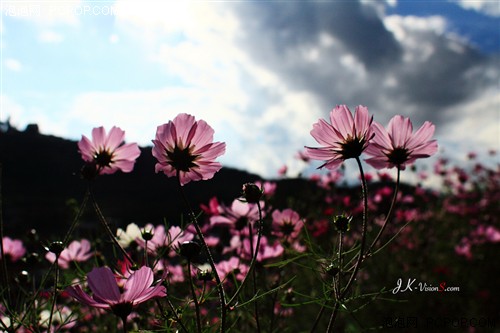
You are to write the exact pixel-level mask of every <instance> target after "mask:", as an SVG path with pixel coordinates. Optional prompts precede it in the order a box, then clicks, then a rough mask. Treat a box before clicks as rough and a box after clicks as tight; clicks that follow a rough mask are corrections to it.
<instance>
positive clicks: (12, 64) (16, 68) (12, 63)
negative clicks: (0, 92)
mask: <svg viewBox="0 0 500 333" xmlns="http://www.w3.org/2000/svg"><path fill="white" fill-rule="evenodd" d="M3 64H4V66H5V68H7V69H8V70H11V71H13V72H20V71H22V70H23V65H22V64H21V62H20V61H19V60H17V59H12V58H7V59H4V60H3Z"/></svg>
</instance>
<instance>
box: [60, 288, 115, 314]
mask: <svg viewBox="0 0 500 333" xmlns="http://www.w3.org/2000/svg"><path fill="white" fill-rule="evenodd" d="M65 291H66V292H67V293H68V295H69V296H71V297H73V298H74V299H76V300H77V301H78V302H80V303H83V304H85V305H89V306H92V307H95V308H100V309H109V308H110V306H109V304H107V303H100V302H97V301H96V300H94V299H93V298H91V297H90V296H89V295H87V294H86V293H85V292H84V291H83V290H82V288H81V287H80V286H75V287H68V288H66V290H65Z"/></svg>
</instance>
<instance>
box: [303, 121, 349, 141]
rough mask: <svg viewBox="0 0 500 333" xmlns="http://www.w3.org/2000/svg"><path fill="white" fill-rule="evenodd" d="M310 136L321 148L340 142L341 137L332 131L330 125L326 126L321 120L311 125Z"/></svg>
mask: <svg viewBox="0 0 500 333" xmlns="http://www.w3.org/2000/svg"><path fill="white" fill-rule="evenodd" d="M311 136H312V137H313V138H314V139H316V141H317V142H318V143H319V144H320V145H323V146H328V145H331V144H332V142H339V141H341V140H342V137H340V136H339V134H338V132H336V131H335V130H334V129H333V127H332V125H330V124H328V123H327V122H326V121H325V120H323V119H320V120H319V121H318V122H317V123H315V124H313V129H312V130H311Z"/></svg>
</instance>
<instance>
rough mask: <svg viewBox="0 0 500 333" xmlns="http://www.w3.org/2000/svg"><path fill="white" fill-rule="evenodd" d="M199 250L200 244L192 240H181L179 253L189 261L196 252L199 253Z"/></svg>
mask: <svg viewBox="0 0 500 333" xmlns="http://www.w3.org/2000/svg"><path fill="white" fill-rule="evenodd" d="M200 250H201V246H200V244H198V243H197V242H193V241H186V242H182V243H181V244H180V246H179V253H180V255H181V256H183V257H186V258H187V260H189V261H191V260H193V259H194V258H195V257H196V256H197V255H198V254H200Z"/></svg>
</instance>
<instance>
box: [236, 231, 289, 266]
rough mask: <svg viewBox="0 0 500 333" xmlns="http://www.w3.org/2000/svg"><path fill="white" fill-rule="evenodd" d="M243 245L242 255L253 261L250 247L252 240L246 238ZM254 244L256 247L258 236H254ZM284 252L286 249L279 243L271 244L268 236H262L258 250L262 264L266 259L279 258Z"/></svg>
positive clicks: (258, 256)
mask: <svg viewBox="0 0 500 333" xmlns="http://www.w3.org/2000/svg"><path fill="white" fill-rule="evenodd" d="M241 243H242V244H241V245H242V246H240V249H241V255H242V256H243V257H244V258H247V259H251V257H252V256H251V255H250V254H251V253H252V248H251V247H250V245H251V244H250V239H249V238H245V239H243V241H242V242H241ZM253 244H254V246H255V244H257V235H254V236H253ZM284 250H285V249H284V248H283V246H281V244H280V243H279V242H278V241H275V242H274V243H273V244H270V243H269V241H268V239H267V238H266V236H262V238H261V240H260V246H259V249H258V250H257V261H259V262H261V261H263V260H266V259H273V258H277V257H279V256H281V255H282V254H283V252H284Z"/></svg>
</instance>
